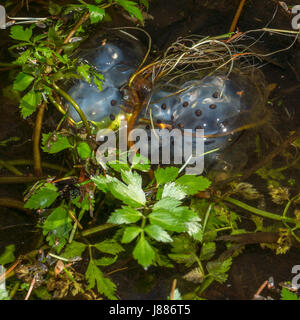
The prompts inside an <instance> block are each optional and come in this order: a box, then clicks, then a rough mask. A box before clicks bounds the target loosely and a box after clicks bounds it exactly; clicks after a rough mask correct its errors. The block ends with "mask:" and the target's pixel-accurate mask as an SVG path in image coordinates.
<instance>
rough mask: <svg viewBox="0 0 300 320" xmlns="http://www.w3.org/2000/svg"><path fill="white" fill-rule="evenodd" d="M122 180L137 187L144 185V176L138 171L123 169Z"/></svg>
mask: <svg viewBox="0 0 300 320" xmlns="http://www.w3.org/2000/svg"><path fill="white" fill-rule="evenodd" d="M121 176H122V180H123V181H124V182H125V183H126V184H127V185H130V184H131V185H134V186H137V187H140V188H141V187H142V177H141V176H140V175H139V174H138V173H137V172H132V171H127V170H121Z"/></svg>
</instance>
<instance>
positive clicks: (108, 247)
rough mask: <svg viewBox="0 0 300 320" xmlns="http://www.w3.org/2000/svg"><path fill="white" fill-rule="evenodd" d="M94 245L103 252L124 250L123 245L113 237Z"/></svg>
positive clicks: (111, 252) (116, 252) (114, 252)
mask: <svg viewBox="0 0 300 320" xmlns="http://www.w3.org/2000/svg"><path fill="white" fill-rule="evenodd" d="M94 247H95V248H97V249H98V250H99V251H101V252H104V253H110V254H118V253H120V252H121V251H124V249H123V247H122V246H121V245H120V244H119V243H118V242H116V241H115V240H113V239H112V240H110V239H107V240H104V241H102V242H99V243H96V244H94Z"/></svg>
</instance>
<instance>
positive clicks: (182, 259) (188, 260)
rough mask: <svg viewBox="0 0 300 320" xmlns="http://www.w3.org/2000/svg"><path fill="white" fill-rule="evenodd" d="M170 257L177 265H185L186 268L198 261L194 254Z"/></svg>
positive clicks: (172, 255)
mask: <svg viewBox="0 0 300 320" xmlns="http://www.w3.org/2000/svg"><path fill="white" fill-rule="evenodd" d="M168 257H169V258H170V259H172V260H174V261H176V262H177V263H184V264H185V266H186V267H190V266H191V265H192V264H193V263H195V262H196V261H197V260H196V256H195V254H194V253H169V254H168Z"/></svg>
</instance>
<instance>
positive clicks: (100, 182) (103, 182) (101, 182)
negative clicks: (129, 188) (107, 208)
mask: <svg viewBox="0 0 300 320" xmlns="http://www.w3.org/2000/svg"><path fill="white" fill-rule="evenodd" d="M91 180H92V181H93V182H94V183H95V185H96V187H97V188H98V189H99V190H101V191H103V192H108V191H109V183H110V179H107V176H106V177H104V176H102V175H100V176H97V177H92V176H91Z"/></svg>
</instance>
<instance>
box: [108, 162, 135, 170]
mask: <svg viewBox="0 0 300 320" xmlns="http://www.w3.org/2000/svg"><path fill="white" fill-rule="evenodd" d="M106 164H107V165H109V166H110V167H111V168H112V169H114V170H115V171H117V172H121V170H130V168H129V165H128V163H124V162H121V161H119V160H116V161H114V162H107V163H106Z"/></svg>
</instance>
